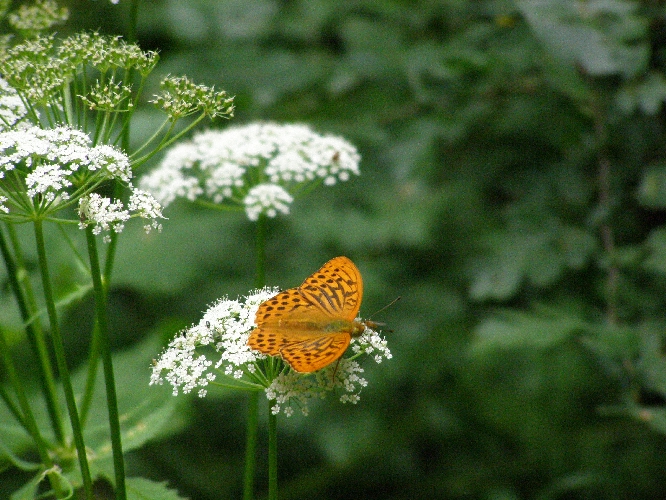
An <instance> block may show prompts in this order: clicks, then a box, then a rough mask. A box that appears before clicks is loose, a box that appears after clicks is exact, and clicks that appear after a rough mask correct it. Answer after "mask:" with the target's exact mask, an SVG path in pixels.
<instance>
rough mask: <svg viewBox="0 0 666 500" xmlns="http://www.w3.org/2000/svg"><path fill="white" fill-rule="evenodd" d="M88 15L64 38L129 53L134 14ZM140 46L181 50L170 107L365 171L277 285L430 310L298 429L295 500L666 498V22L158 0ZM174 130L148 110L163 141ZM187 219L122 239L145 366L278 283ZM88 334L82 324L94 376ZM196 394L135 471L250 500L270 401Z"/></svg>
mask: <svg viewBox="0 0 666 500" xmlns="http://www.w3.org/2000/svg"><path fill="white" fill-rule="evenodd" d="M69 7H70V9H71V14H72V16H71V19H70V22H69V23H68V24H67V25H66V26H65V27H64V28H62V29H61V31H62V32H68V31H77V30H79V29H82V28H85V29H99V30H100V31H101V32H103V33H109V34H123V33H124V32H125V29H126V19H127V9H128V4H127V3H126V2H125V0H121V3H120V5H118V6H113V5H111V4H110V3H109V2H103V1H101V0H99V1H97V2H88V1H85V2H84V1H80V2H72V3H70V4H69ZM138 39H139V44H140V45H141V47H142V48H143V49H145V50H148V49H151V50H158V51H159V52H160V55H161V61H160V64H159V65H158V68H157V70H156V72H155V74H154V75H153V78H152V79H151V82H150V86H149V88H148V90H147V92H146V95H147V96H148V97H149V96H150V95H151V94H152V93H155V92H156V91H157V84H158V82H159V76H160V75H166V74H169V73H170V74H173V75H180V74H187V75H188V76H189V77H191V78H193V79H194V80H195V81H196V82H199V83H205V84H211V85H212V84H214V85H215V86H216V88H222V89H224V90H226V91H227V92H229V93H230V94H231V95H235V96H236V106H237V109H236V116H235V118H234V119H233V120H232V121H231V122H229V123H227V122H224V123H221V124H218V125H217V126H222V127H224V126H228V125H237V124H243V123H249V122H252V121H255V120H274V121H278V122H294V121H296V122H306V123H308V124H310V125H312V126H313V127H314V128H315V129H316V130H318V131H320V132H328V133H334V134H339V135H342V136H344V137H345V138H346V139H348V140H349V141H351V142H352V143H354V144H355V145H356V146H357V147H358V148H359V150H360V152H361V154H362V157H363V159H362V163H361V172H362V174H361V176H360V177H359V178H355V179H352V180H351V181H349V182H347V183H341V184H338V185H336V186H334V187H332V188H327V187H322V188H320V189H318V190H315V191H314V192H313V193H311V194H309V195H308V196H306V197H304V198H299V199H297V200H296V201H295V202H294V204H293V207H292V213H291V214H290V215H289V216H280V217H278V218H277V219H274V220H271V221H270V224H269V233H268V244H267V281H268V284H270V285H277V286H281V287H290V286H295V285H297V284H299V283H300V282H301V281H302V280H303V279H304V278H305V277H306V276H307V275H308V274H310V273H311V272H313V271H314V270H315V269H317V267H318V266H320V265H321V264H322V263H323V262H325V261H326V260H328V259H329V258H331V257H334V256H336V255H347V256H348V257H350V258H351V259H353V260H354V262H355V263H356V264H357V266H358V267H359V268H360V270H361V272H362V274H363V278H364V281H365V296H364V300H363V306H362V311H361V312H362V313H363V314H364V315H369V314H371V313H373V312H374V311H376V310H377V309H379V308H381V307H382V306H384V305H385V304H387V303H388V302H390V301H391V300H393V299H394V298H395V297H397V296H401V297H402V299H401V300H400V301H399V302H398V303H396V304H395V305H393V306H392V307H391V308H389V309H387V310H386V311H384V312H382V313H380V314H379V315H377V316H376V317H374V318H373V319H375V320H378V321H383V322H386V323H387V324H388V327H389V328H391V330H392V332H390V333H387V334H386V336H387V338H388V340H389V347H390V348H391V350H392V352H393V355H394V358H393V359H392V360H390V361H387V362H385V363H382V364H380V365H375V364H374V363H373V362H370V361H369V360H368V362H367V363H366V364H365V365H364V367H365V368H366V378H367V379H368V380H369V386H368V387H367V389H365V390H364V391H363V393H362V394H361V401H360V403H359V404H358V405H356V406H351V405H342V404H340V403H338V402H337V401H336V399H335V398H329V399H328V400H326V401H324V402H321V403H319V404H316V405H315V406H314V408H313V409H312V411H311V414H310V416H309V417H307V418H304V417H301V416H299V415H296V416H294V417H292V418H290V419H287V418H284V417H283V416H281V417H280V419H279V423H278V428H279V467H280V469H279V478H280V497H281V498H283V499H296V498H299V499H303V498H326V499H349V498H358V499H432V498H445V499H488V500H505V499H506V500H513V499H625V498H637V499H655V498H664V497H666V439H664V434H665V433H666V418H665V416H664V408H665V407H664V404H665V401H664V397H665V396H666V364H665V363H664V359H663V356H662V347H663V346H662V344H663V339H664V327H665V326H666V321H665V319H666V317H665V316H666V315H665V314H664V311H665V307H666V293H665V292H666V232H665V231H664V223H665V222H666V211H665V210H666V163H665V162H664V158H665V156H666V154H665V153H666V150H665V146H666V141H665V137H666V136H665V134H664V124H665V116H664V112H663V109H662V102H663V100H664V98H665V96H666V79H665V78H664V64H665V63H666V59H665V56H666V53H665V52H664V48H665V43H666V42H665V41H666V10H665V9H664V7H663V4H662V3H661V2H651V1H648V0H644V1H642V2H634V3H628V2H624V1H619V0H601V1H599V2H579V3H574V2H570V1H540V2H536V1H535V2H517V3H512V2H503V1H456V0H448V1H431V0H420V1H419V0H414V1H406V0H405V1H397V0H396V1H388V0H387V1H381V0H358V1H347V2H339V1H333V0H315V1H313V0H293V1H286V0H284V1H277V0H252V1H247V0H245V1H242V0H229V1H213V0H208V1H206V0H199V1H187V2H183V1H178V0H173V1H152V2H141V3H140V10H139V27H138ZM157 73H159V75H158V74H157ZM157 119H158V115H157V112H155V111H153V110H151V108H150V107H148V106H146V107H145V108H143V109H141V110H140V111H139V112H138V113H137V116H136V120H135V122H134V131H133V132H134V133H135V135H136V141H137V142H138V141H139V140H140V139H141V138H142V137H145V135H146V134H148V133H149V132H150V131H151V130H152V127H153V126H154V124H155V123H157ZM165 215H166V216H167V217H169V220H168V221H165V222H164V231H163V232H162V234H156V233H154V234H151V235H150V236H148V237H146V236H145V235H143V234H142V233H141V230H140V228H138V227H135V228H130V227H129V225H128V229H127V231H126V234H125V235H124V238H122V239H121V243H120V246H119V254H118V264H117V268H116V273H115V285H114V288H113V293H112V297H111V299H112V304H113V314H114V322H115V325H116V328H115V333H114V335H115V337H114V338H115V343H116V348H117V349H118V352H121V351H122V350H127V349H128V348H130V347H131V346H134V345H138V343H139V342H141V341H142V340H143V339H146V338H148V337H153V338H159V339H160V341H159V342H160V344H156V345H165V344H166V342H167V341H168V339H169V338H170V337H171V336H172V335H173V334H174V333H175V332H176V331H177V330H178V329H179V328H180V327H183V326H187V325H188V324H190V323H192V322H196V321H198V319H199V318H200V315H201V312H202V311H203V310H205V309H206V307H207V305H208V304H210V303H211V302H213V301H214V300H215V299H216V298H218V297H221V296H223V295H229V296H231V297H235V296H236V295H237V294H242V293H245V292H247V291H248V290H249V289H250V288H251V287H252V285H253V279H254V276H253V273H254V254H253V248H254V246H253V245H254V226H253V224H252V223H250V222H249V221H247V220H246V218H245V216H244V215H243V214H240V213H228V212H220V213H214V212H211V211H204V210H201V209H198V208H195V207H192V206H187V205H185V204H176V205H174V206H172V207H170V208H169V209H168V210H167V211H166V213H165ZM604 234H605V235H611V237H610V238H606V239H604V236H603V235H604ZM86 314H90V304H89V303H88V302H87V301H86V300H84V301H81V302H79V303H77V304H74V305H73V307H72V309H71V310H70V311H69V313H68V314H67V316H66V318H65V319H64V323H65V326H66V328H65V330H66V331H67V332H69V338H70V348H71V350H72V359H77V358H75V357H76V356H79V358H78V359H81V358H82V357H83V356H84V355H85V352H86V337H85V335H84V332H85V331H86V330H87V325H85V322H82V321H81V318H82V317H85V315H86ZM156 349H157V350H156V352H155V354H154V356H155V357H156V356H157V355H158V353H159V349H160V348H159V347H157V348H156ZM149 376H150V366H149V364H148V363H146V366H145V370H144V371H143V372H141V373H136V374H135V376H134V378H133V383H135V384H147V383H148V380H149ZM182 399H183V404H182V406H181V410H180V412H181V413H180V416H181V417H183V418H184V419H185V420H186V422H187V423H186V424H185V425H184V426H181V425H178V426H174V432H176V433H175V434H172V435H171V436H170V437H168V438H164V439H162V440H159V441H155V442H152V443H150V444H148V445H147V446H145V447H144V448H142V449H141V450H139V451H136V452H133V453H132V454H131V455H130V456H129V461H128V469H129V475H130V476H135V475H143V476H145V477H149V478H152V479H155V480H167V481H168V482H169V485H170V486H171V487H173V488H176V489H177V490H178V491H179V492H180V493H181V494H182V495H185V496H188V497H191V498H193V499H201V500H204V499H222V498H239V497H240V495H241V486H242V470H243V469H242V467H243V443H244V423H245V411H246V404H245V403H246V399H245V397H244V395H242V394H237V393H226V392H219V391H212V392H211V394H210V395H209V396H208V397H207V398H205V399H198V398H196V397H190V398H187V397H185V398H182ZM265 406H266V403H265V401H262V407H261V411H262V415H263V414H264V413H265V410H266V408H265ZM263 417H264V419H263V420H262V421H263V424H262V430H261V432H260V450H262V454H261V456H260V457H259V463H258V467H259V468H258V486H257V490H258V492H259V493H258V496H257V497H258V498H261V497H262V496H264V495H265V488H266V474H265V471H266V459H265V458H264V453H263V450H265V449H266V435H265V415H263ZM175 421H178V422H180V419H176V420H175Z"/></svg>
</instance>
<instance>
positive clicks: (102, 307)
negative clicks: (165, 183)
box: [86, 226, 127, 500]
mask: <svg viewBox="0 0 666 500" xmlns="http://www.w3.org/2000/svg"><path fill="white" fill-rule="evenodd" d="M86 239H87V242H88V255H89V257H90V274H91V275H92V280H93V287H94V289H95V315H96V318H97V329H98V330H99V339H100V340H101V342H100V347H101V354H102V365H103V367H104V382H105V385H106V403H107V407H108V412H109V427H110V430H111V448H112V450H113V468H114V471H115V477H116V499H117V500H125V499H126V498H127V491H126V489H125V462H124V458H123V449H122V442H121V436H120V418H119V415H118V398H117V395H116V384H115V379H114V374H113V360H112V359H111V346H110V342H109V322H108V317H107V311H106V290H105V288H104V285H103V284H102V273H101V271H100V266H99V254H98V252H97V240H96V239H95V235H94V234H93V228H92V226H88V227H87V228H86Z"/></svg>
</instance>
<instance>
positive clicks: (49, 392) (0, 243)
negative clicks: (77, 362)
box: [0, 228, 65, 444]
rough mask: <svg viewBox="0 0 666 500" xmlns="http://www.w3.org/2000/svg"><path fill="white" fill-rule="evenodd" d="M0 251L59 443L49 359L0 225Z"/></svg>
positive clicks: (61, 440) (62, 437) (58, 417)
mask: <svg viewBox="0 0 666 500" xmlns="http://www.w3.org/2000/svg"><path fill="white" fill-rule="evenodd" d="M0 253H1V254H2V258H3V259H4V261H5V266H6V267H7V275H8V277H9V285H10V287H11V289H12V293H13V294H14V297H15V298H16V302H17V303H18V307H19V311H20V314H21V319H22V320H23V323H24V324H25V325H26V326H25V330H26V336H27V337H28V342H29V344H30V347H31V348H32V350H33V352H34V354H35V356H36V357H37V359H38V360H39V363H38V364H37V375H38V377H39V383H40V385H41V386H42V393H43V394H44V398H45V399H46V408H47V411H48V414H49V418H50V419H51V427H52V428H53V433H54V434H55V438H56V440H57V441H58V442H59V443H60V444H63V443H64V442H65V433H64V431H63V428H62V416H61V415H60V408H59V406H58V393H57V390H56V384H55V378H54V376H53V366H52V365H51V359H50V358H49V354H48V350H47V348H46V341H45V340H44V334H43V332H42V330H41V328H39V327H38V323H37V321H33V322H31V321H30V317H31V316H32V314H31V313H30V307H29V304H28V300H27V299H26V297H25V295H24V290H23V288H22V287H21V283H20V280H19V275H20V274H24V270H23V269H21V267H20V266H19V265H17V262H16V260H15V259H14V257H13V255H12V253H11V252H10V250H9V247H8V245H7V241H6V239H5V233H4V231H2V229H1V228H0Z"/></svg>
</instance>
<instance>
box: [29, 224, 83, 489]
mask: <svg viewBox="0 0 666 500" xmlns="http://www.w3.org/2000/svg"><path fill="white" fill-rule="evenodd" d="M34 226H35V240H36V243H37V255H38V257H39V269H40V271H41V275H42V288H43V291H44V299H45V301H46V310H47V312H48V316H49V323H50V325H51V338H52V339H53V348H54V351H55V357H56V362H57V365H58V373H59V374H60V380H61V382H62V386H63V390H64V391H65V401H66V402H67V411H68V413H69V421H70V423H71V425H72V434H73V436H74V444H75V445H76V451H77V454H78V458H79V467H80V468H81V477H82V478H83V488H84V491H85V496H86V498H87V499H88V500H93V498H94V497H93V491H92V479H91V478H90V467H89V466H88V457H87V456H86V447H85V443H84V441H83V433H82V432H81V422H80V421H79V414H78V412H77V410H76V400H75V399H74V389H73V388H72V380H71V378H70V375H69V368H68V367H67V359H66V357H65V346H64V343H63V340H62V335H61V333H60V326H59V325H58V315H57V313H56V307H55V298H54V296H53V290H52V288H51V277H50V275H49V266H48V261H47V259H46V245H45V244H44V228H43V225H42V221H41V220H39V219H37V220H35V221H34Z"/></svg>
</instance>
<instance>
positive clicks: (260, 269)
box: [254, 214, 267, 288]
mask: <svg viewBox="0 0 666 500" xmlns="http://www.w3.org/2000/svg"><path fill="white" fill-rule="evenodd" d="M266 226H267V217H266V216H265V215H264V214H261V215H260V216H259V220H257V237H256V245H257V246H256V257H255V259H256V260H255V266H256V267H255V274H254V286H255V287H257V288H261V287H263V286H265V285H266Z"/></svg>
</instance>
